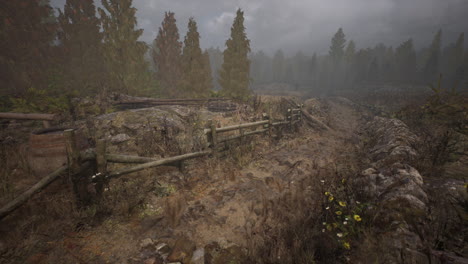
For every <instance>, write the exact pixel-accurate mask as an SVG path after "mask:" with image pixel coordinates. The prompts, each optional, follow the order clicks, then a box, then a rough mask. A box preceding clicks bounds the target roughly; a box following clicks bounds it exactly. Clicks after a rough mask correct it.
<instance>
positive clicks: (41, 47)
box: [0, 0, 57, 109]
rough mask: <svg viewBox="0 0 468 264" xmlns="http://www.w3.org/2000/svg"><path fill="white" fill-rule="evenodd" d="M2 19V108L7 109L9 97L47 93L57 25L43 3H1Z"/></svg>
mask: <svg viewBox="0 0 468 264" xmlns="http://www.w3.org/2000/svg"><path fill="white" fill-rule="evenodd" d="M0 17H1V22H0V39H1V41H0V73H1V74H0V108H4V109H8V108H9V107H11V105H10V101H9V97H10V96H12V97H23V96H25V94H26V93H27V91H28V90H29V89H30V88H34V89H40V90H44V89H47V87H48V79H49V78H48V77H49V69H50V64H51V63H53V62H54V61H52V60H51V58H52V57H53V56H52V55H53V52H52V47H51V43H52V42H53V40H54V38H55V36H56V29H57V25H56V23H55V21H54V17H53V13H52V8H51V7H50V6H49V4H48V2H44V1H42V0H16V1H2V3H1V4H0Z"/></svg>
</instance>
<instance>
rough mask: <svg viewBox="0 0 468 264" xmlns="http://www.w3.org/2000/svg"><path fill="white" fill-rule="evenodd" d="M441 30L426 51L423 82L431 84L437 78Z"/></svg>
mask: <svg viewBox="0 0 468 264" xmlns="http://www.w3.org/2000/svg"><path fill="white" fill-rule="evenodd" d="M441 39H442V30H439V31H438V32H437V33H436V34H435V36H434V39H433V40H432V43H431V46H430V48H429V50H428V54H427V57H426V58H427V59H426V62H425V63H424V66H423V69H422V74H423V76H422V77H423V81H425V82H429V83H432V82H433V81H434V80H435V79H437V78H438V74H439V64H440V48H441V42H442V40H441Z"/></svg>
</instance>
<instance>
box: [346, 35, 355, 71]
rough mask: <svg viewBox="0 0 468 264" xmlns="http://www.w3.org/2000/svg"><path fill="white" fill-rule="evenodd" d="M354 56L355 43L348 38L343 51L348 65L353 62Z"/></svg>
mask: <svg viewBox="0 0 468 264" xmlns="http://www.w3.org/2000/svg"><path fill="white" fill-rule="evenodd" d="M354 56H356V44H354V41H352V40H350V41H349V42H348V45H347V46H346V51H345V53H344V58H345V61H346V63H347V64H348V65H350V64H352V63H353V60H354Z"/></svg>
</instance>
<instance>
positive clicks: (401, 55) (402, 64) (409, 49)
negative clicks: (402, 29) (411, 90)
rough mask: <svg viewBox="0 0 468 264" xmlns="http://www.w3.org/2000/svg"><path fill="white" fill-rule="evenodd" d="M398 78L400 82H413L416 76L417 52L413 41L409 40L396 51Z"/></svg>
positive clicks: (396, 77)
mask: <svg viewBox="0 0 468 264" xmlns="http://www.w3.org/2000/svg"><path fill="white" fill-rule="evenodd" d="M395 64H396V76H395V79H396V80H398V81H400V82H411V81H414V80H415V75H416V51H415V50H414V47H413V40H412V39H408V40H407V41H405V42H403V43H402V44H401V45H400V46H398V47H397V48H396V50H395Z"/></svg>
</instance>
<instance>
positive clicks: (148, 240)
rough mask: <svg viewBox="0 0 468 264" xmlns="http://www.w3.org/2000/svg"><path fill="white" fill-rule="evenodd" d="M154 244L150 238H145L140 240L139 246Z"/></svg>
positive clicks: (144, 246)
mask: <svg viewBox="0 0 468 264" xmlns="http://www.w3.org/2000/svg"><path fill="white" fill-rule="evenodd" d="M152 246H154V242H153V240H152V239H151V238H145V239H143V240H142V241H141V242H140V248H148V247H152Z"/></svg>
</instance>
